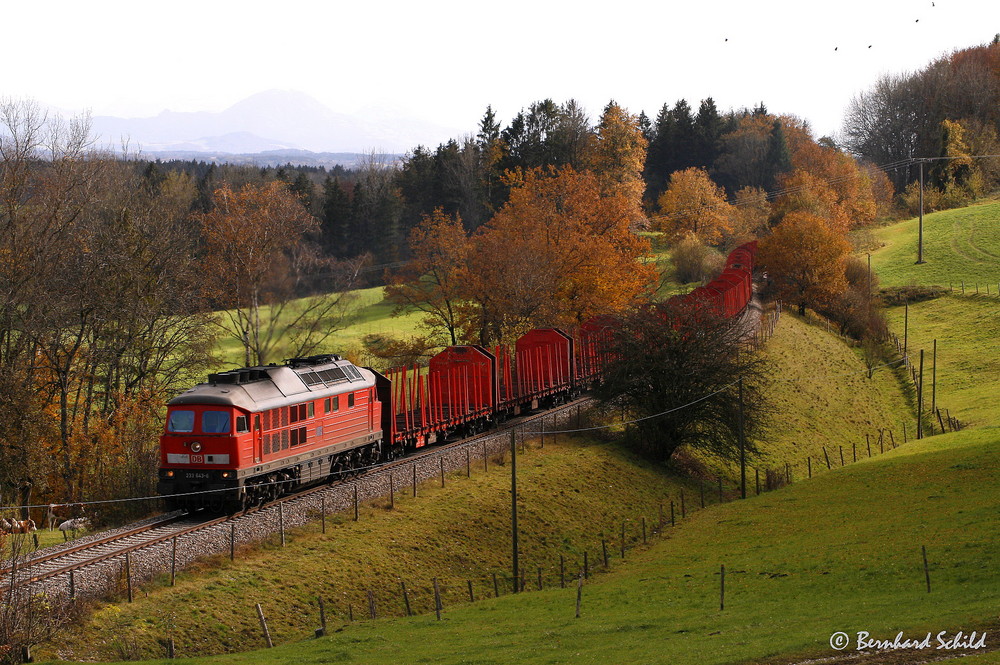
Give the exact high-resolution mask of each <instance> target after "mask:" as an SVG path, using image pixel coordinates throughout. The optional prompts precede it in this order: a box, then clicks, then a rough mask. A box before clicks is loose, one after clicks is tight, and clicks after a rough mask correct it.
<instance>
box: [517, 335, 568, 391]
mask: <svg viewBox="0 0 1000 665" xmlns="http://www.w3.org/2000/svg"><path fill="white" fill-rule="evenodd" d="M514 353H515V360H516V366H517V391H518V396H519V398H520V400H521V402H522V404H524V405H525V406H528V407H529V408H537V407H538V404H539V400H542V399H544V400H546V401H548V402H549V403H551V402H552V401H553V400H555V399H556V398H557V397H558V396H562V395H568V394H569V393H570V392H571V391H572V390H573V338H572V337H570V336H569V335H567V334H566V333H564V332H563V331H562V330H559V329H557V328H537V329H535V330H529V331H528V332H526V333H525V334H524V335H522V336H521V337H520V339H518V340H517V342H516V344H515V345H514Z"/></svg>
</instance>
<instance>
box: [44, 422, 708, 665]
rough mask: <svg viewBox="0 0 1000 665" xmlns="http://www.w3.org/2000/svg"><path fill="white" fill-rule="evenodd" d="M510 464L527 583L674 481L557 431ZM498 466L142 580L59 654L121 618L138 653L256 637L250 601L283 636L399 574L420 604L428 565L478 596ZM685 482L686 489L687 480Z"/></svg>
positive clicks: (357, 608)
mask: <svg viewBox="0 0 1000 665" xmlns="http://www.w3.org/2000/svg"><path fill="white" fill-rule="evenodd" d="M518 475H519V478H520V479H521V483H520V486H521V490H520V497H521V502H520V503H521V509H520V515H519V522H520V532H521V538H522V545H521V552H522V559H521V560H522V565H523V566H524V567H525V569H526V571H527V579H528V582H529V584H531V585H534V583H535V579H536V576H537V567H538V566H543V567H544V569H545V571H544V575H545V578H546V581H545V584H547V585H551V584H556V583H557V580H558V565H559V555H560V554H563V555H564V556H565V557H566V560H567V562H568V568H569V569H570V570H576V569H577V568H578V567H579V565H581V562H582V557H583V550H584V549H587V550H589V557H590V561H591V562H592V563H593V562H596V560H597V558H598V552H599V551H600V547H601V533H602V532H603V533H605V534H606V535H607V538H608V540H609V542H610V545H609V547H610V549H611V550H612V551H615V548H616V547H617V546H618V545H617V543H618V542H619V541H618V536H619V535H620V528H621V527H620V525H621V522H622V520H625V519H627V520H630V523H629V526H628V534H629V536H628V537H629V538H632V539H635V538H638V537H639V535H638V534H639V524H640V523H641V517H642V516H645V517H646V519H647V521H648V523H649V526H650V527H652V524H653V521H654V520H655V519H656V518H657V514H658V508H659V502H660V501H662V500H664V499H665V498H666V497H668V495H674V496H676V494H677V491H678V490H679V487H680V485H679V484H678V482H677V481H675V480H672V479H670V478H668V477H666V476H665V475H664V474H663V473H662V472H660V471H659V470H657V469H655V468H653V467H652V466H650V465H648V464H646V463H644V462H642V461H640V460H638V459H635V458H634V457H632V456H631V455H629V454H627V453H624V452H622V451H621V450H620V449H619V448H618V447H617V446H614V445H611V444H600V443H592V442H586V441H577V442H573V443H571V442H570V441H569V440H568V439H566V438H563V440H562V441H561V442H560V443H559V444H558V445H553V444H552V443H551V440H549V441H548V442H547V443H546V445H545V447H544V449H541V450H538V449H533V450H530V451H529V452H528V454H527V455H525V456H524V457H523V458H521V459H519V464H518ZM509 477H510V476H509V471H508V467H506V466H497V465H496V463H495V461H494V462H493V463H492V464H491V466H490V469H489V472H488V473H484V472H483V470H482V467H481V466H479V467H478V468H477V469H475V473H474V477H473V478H472V479H471V480H467V479H465V478H464V473H462V474H459V476H458V477H454V476H453V480H452V481H450V482H448V483H447V484H446V487H445V488H443V489H442V488H440V487H436V486H435V485H436V483H429V484H427V485H425V486H424V487H422V488H421V489H420V491H419V496H418V498H416V499H413V498H412V497H411V496H410V493H409V488H406V490H405V491H402V492H400V494H399V498H398V499H397V501H396V509H395V510H392V511H390V510H388V509H387V503H388V501H387V500H386V501H380V502H379V503H378V504H377V505H374V506H369V507H368V508H366V509H365V510H363V511H362V515H361V520H360V521H359V522H357V523H355V522H353V520H351V519H349V518H345V517H344V516H340V517H338V518H337V519H336V520H335V521H336V526H334V527H332V528H329V527H330V525H329V524H328V532H327V533H326V534H325V535H324V534H322V533H320V525H319V524H318V523H315V524H313V525H312V526H310V527H307V528H304V529H303V530H301V531H300V532H298V533H296V534H295V535H294V536H293V537H292V538H291V544H290V545H289V546H288V547H286V548H284V549H282V548H281V547H278V546H275V545H271V546H267V547H265V548H264V549H263V550H260V551H245V552H242V553H241V554H240V555H239V556H238V557H237V561H236V563H234V564H231V563H230V562H229V561H228V558H226V559H222V558H217V559H216V560H215V561H213V562H212V564H213V565H207V566H206V567H205V568H204V569H203V570H201V571H196V572H190V573H185V574H183V575H181V576H180V577H179V579H178V582H177V586H176V587H175V588H173V589H170V588H169V587H166V588H164V587H159V588H152V589H149V590H148V597H146V596H142V597H140V598H139V599H137V601H136V602H135V603H134V604H132V605H128V604H118V605H114V604H111V605H105V606H103V607H101V608H100V609H99V610H98V611H97V612H95V613H94V614H93V616H91V617H90V619H89V620H88V621H87V622H86V623H85V624H84V625H83V626H81V627H79V628H78V629H75V630H73V631H72V632H71V634H70V635H68V636H65V637H63V639H62V642H63V644H64V646H63V647H62V653H63V654H64V655H68V654H69V653H72V654H73V655H74V656H75V657H77V658H94V657H98V658H109V657H114V656H116V655H118V653H119V651H117V650H116V640H117V644H119V645H120V635H121V630H120V629H121V627H123V626H132V627H137V628H138V630H137V631H136V632H135V633H134V634H137V635H139V636H140V642H139V644H140V646H141V647H142V649H143V651H142V652H143V653H147V654H151V653H162V652H161V651H158V647H157V646H156V645H155V640H156V639H159V638H163V637H166V636H167V635H168V634H171V633H172V634H174V635H175V638H176V640H177V643H178V645H179V649H180V651H181V652H183V653H186V654H191V653H219V652H220V651H230V650H240V649H243V650H245V649H249V648H253V647H255V646H257V645H259V628H258V626H257V618H256V615H255V614H254V603H257V602H260V603H261V604H262V605H263V606H264V609H265V611H266V613H267V615H268V617H269V623H270V628H271V633H272V636H273V637H274V639H275V641H276V642H277V643H283V642H287V641H289V640H295V639H298V638H300V637H301V636H303V635H305V634H308V633H309V632H311V630H312V629H313V628H314V627H315V625H314V624H316V622H317V620H318V619H317V614H316V611H315V610H314V609H313V606H314V605H315V602H316V596H317V595H319V594H322V595H323V596H324V597H325V599H326V601H327V609H328V612H329V613H330V614H331V615H333V616H335V617H336V618H335V619H331V621H335V622H336V621H339V620H343V619H344V618H345V617H346V615H347V604H348V603H351V604H352V605H353V608H354V613H355V616H360V615H362V614H365V613H367V606H368V603H367V596H366V590H367V589H371V590H373V592H374V593H375V594H376V598H377V603H378V607H379V608H382V609H381V613H390V614H394V615H398V614H400V612H401V608H402V599H401V598H400V587H399V579H400V578H401V577H402V578H403V579H405V580H406V582H407V584H408V587H409V589H410V593H411V600H412V602H413V604H414V608H415V609H416V610H417V611H420V612H428V611H430V610H431V609H432V606H431V605H430V603H431V601H432V586H431V584H432V578H433V577H435V576H436V577H439V578H441V583H442V585H443V593H444V595H445V598H444V602H445V604H446V606H448V607H451V606H454V605H455V603H457V602H461V601H462V600H463V599H466V598H467V594H468V591H467V587H466V580H469V579H472V580H473V581H474V586H475V593H476V595H477V597H482V596H484V595H486V594H487V593H489V595H492V586H493V585H492V579H491V575H492V573H494V572H495V573H497V574H498V575H499V576H500V581H501V584H505V585H506V588H507V589H508V590H509V588H510V584H509V581H507V580H506V579H505V575H506V574H507V571H508V570H509V557H510V549H509V548H510V546H509V515H510V513H509V511H510V506H509V501H510V499H509V489H510V480H509ZM623 478H628V479H629V481H628V482H623V481H622V479H623ZM595 488H599V489H600V491H594V490H595ZM687 492H688V496H692V494H693V488H692V487H691V486H689V487H688V488H687ZM667 500H668V501H669V499H667ZM667 506H668V510H669V503H668V504H667ZM667 514H669V513H667ZM303 571H309V573H308V574H307V575H304V574H303ZM501 588H503V587H501ZM39 652H40V653H43V652H42V650H39Z"/></svg>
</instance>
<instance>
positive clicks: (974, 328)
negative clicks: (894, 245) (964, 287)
mask: <svg viewBox="0 0 1000 665" xmlns="http://www.w3.org/2000/svg"><path fill="white" fill-rule="evenodd" d="M889 318H890V322H891V324H892V328H893V330H895V331H896V333H897V334H898V335H899V336H900V339H902V335H903V318H904V308H902V307H895V308H893V309H891V310H890V311H889ZM908 330H909V334H908V337H909V342H908V346H909V350H910V357H911V359H912V361H913V362H914V363H919V353H920V349H923V350H924V382H925V384H924V385H925V389H924V402H925V404H926V407H927V408H930V404H931V386H932V385H933V378H932V366H933V355H932V349H933V343H934V340H935V339H936V340H937V405H938V407H940V408H942V409H948V411H949V412H950V413H951V415H953V416H957V417H958V418H959V419H960V420H962V421H964V422H967V423H970V424H971V425H1000V408H998V400H1000V392H998V389H1000V357H998V356H997V353H996V349H997V340H998V339H1000V298H997V297H996V296H992V297H986V296H981V297H974V296H961V295H958V294H954V295H948V296H945V297H942V298H938V299H936V300H929V301H925V302H921V303H915V304H913V305H910V307H909V326H908Z"/></svg>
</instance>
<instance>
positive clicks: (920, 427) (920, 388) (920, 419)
mask: <svg viewBox="0 0 1000 665" xmlns="http://www.w3.org/2000/svg"><path fill="white" fill-rule="evenodd" d="M917 438H918V439H922V438H924V350H923V349H920V383H918V384H917Z"/></svg>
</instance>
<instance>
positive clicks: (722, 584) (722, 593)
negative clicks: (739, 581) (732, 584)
mask: <svg viewBox="0 0 1000 665" xmlns="http://www.w3.org/2000/svg"><path fill="white" fill-rule="evenodd" d="M724 609H726V567H725V566H722V568H721V569H720V570H719V611H720V612H721V611H722V610H724Z"/></svg>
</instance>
